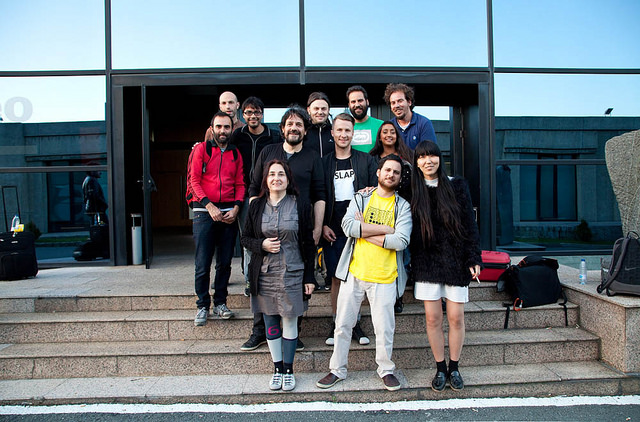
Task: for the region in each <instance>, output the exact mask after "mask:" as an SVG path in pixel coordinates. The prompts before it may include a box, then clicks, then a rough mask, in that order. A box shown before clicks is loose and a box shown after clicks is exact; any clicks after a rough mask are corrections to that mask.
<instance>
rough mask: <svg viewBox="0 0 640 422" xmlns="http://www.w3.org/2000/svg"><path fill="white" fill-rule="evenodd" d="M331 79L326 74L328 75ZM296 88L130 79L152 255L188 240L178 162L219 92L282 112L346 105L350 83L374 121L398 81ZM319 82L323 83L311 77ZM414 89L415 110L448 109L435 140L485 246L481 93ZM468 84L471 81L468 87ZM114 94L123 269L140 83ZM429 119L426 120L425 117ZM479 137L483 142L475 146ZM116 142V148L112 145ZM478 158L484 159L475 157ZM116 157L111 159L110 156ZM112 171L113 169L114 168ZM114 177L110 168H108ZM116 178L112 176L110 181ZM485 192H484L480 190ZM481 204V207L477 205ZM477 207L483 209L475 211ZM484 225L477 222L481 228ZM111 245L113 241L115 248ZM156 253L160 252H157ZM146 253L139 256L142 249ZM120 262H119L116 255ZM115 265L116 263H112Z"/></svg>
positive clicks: (135, 91)
mask: <svg viewBox="0 0 640 422" xmlns="http://www.w3.org/2000/svg"><path fill="white" fill-rule="evenodd" d="M331 76H332V77H331V78H328V79H334V75H331ZM310 79H313V78H307V84H305V85H301V84H299V83H291V82H289V81H287V82H286V83H268V80H266V79H264V80H262V81H263V82H264V83H261V84H256V82H260V81H261V79H260V78H256V79H254V80H252V83H251V84H249V83H247V82H248V81H244V83H243V84H231V83H229V84H218V85H198V84H197V83H195V84H191V85H179V84H178V85H166V80H163V83H160V84H154V83H153V82H154V81H153V80H149V78H146V77H145V78H135V77H133V80H135V81H137V82H138V83H141V84H142V83H144V84H145V90H146V106H147V110H148V122H149V123H148V141H147V142H148V149H149V161H150V162H149V165H150V172H151V177H152V178H153V181H154V182H155V186H156V187H157V191H156V192H153V193H152V194H151V210H150V211H151V224H150V225H149V226H148V229H149V230H150V233H151V236H152V237H158V238H162V239H164V240H163V242H162V243H163V246H162V247H161V248H160V249H159V250H158V252H159V253H167V252H170V251H171V248H167V247H166V245H170V244H171V240H169V241H167V239H170V238H171V236H181V237H182V238H184V236H190V233H191V220H190V218H189V217H190V216H189V209H188V208H187V206H186V202H185V200H184V193H185V177H186V163H187V159H188V156H189V153H190V151H191V148H192V146H193V145H194V144H195V143H196V142H199V141H201V140H202V139H203V137H204V133H205V130H206V129H207V127H208V125H209V121H210V119H211V116H212V115H213V114H214V113H215V112H216V111H217V109H218V97H219V95H220V93H222V92H224V91H227V90H229V91H233V92H234V93H236V95H237V96H238V98H239V100H240V101H242V100H243V99H244V98H246V97H248V96H250V95H255V96H257V97H259V98H261V99H262V100H263V102H264V103H265V106H266V107H267V108H283V107H287V106H288V105H290V104H291V103H298V104H300V105H303V106H305V105H306V99H307V97H308V95H309V93H311V92H313V91H323V92H325V93H326V94H327V95H328V96H329V98H330V99H331V101H332V107H343V106H344V107H346V104H347V100H346V97H345V92H346V90H347V88H348V87H349V86H351V85H354V84H362V85H363V86H365V88H366V89H367V91H368V93H369V101H370V106H371V112H372V115H373V116H374V117H378V118H380V119H384V120H386V119H389V118H390V117H391V114H390V111H389V108H388V107H387V106H386V104H384V101H383V94H384V89H385V86H386V84H387V81H397V80H401V81H402V79H401V78H395V77H394V78H387V79H384V81H385V82H375V83H373V82H372V83H367V82H366V80H363V81H358V80H357V79H356V80H353V81H350V80H349V79H351V78H347V77H345V78H343V80H342V81H339V82H338V81H333V80H327V81H326V82H323V81H319V82H316V81H314V83H309V82H310ZM319 79H324V78H319ZM406 82H407V83H408V84H410V85H412V86H413V87H414V88H415V90H416V105H418V106H448V107H450V110H451V112H450V122H449V123H450V130H449V132H450V139H449V140H448V142H447V144H446V145H445V144H444V143H443V142H442V140H441V141H440V142H441V143H442V145H441V146H442V148H443V150H446V151H448V154H449V155H450V157H451V162H450V165H451V171H452V173H454V174H461V175H464V176H465V177H467V178H468V179H469V181H470V186H471V193H472V197H473V200H474V204H475V205H476V206H478V207H479V208H480V211H479V216H480V218H481V220H483V221H479V223H481V224H480V225H481V232H484V233H482V237H483V243H484V244H485V246H487V247H488V246H489V242H490V233H489V231H490V220H486V221H484V220H485V219H487V218H489V217H490V214H491V213H490V207H489V206H488V205H487V204H489V205H490V199H489V198H488V197H487V198H486V200H482V199H481V197H480V196H481V195H480V192H481V191H482V188H481V187H484V186H488V185H489V183H488V181H487V183H486V185H485V183H484V182H481V180H482V178H483V177H486V176H481V173H482V170H481V168H480V166H479V163H480V162H490V161H489V155H488V151H489V149H488V148H487V147H486V145H485V146H484V147H483V142H484V143H486V142H487V141H488V134H485V133H483V129H482V126H485V127H486V126H487V125H486V124H484V125H483V124H481V122H480V120H481V119H483V118H487V116H488V114H487V111H488V108H487V107H486V106H480V105H479V104H478V103H479V98H480V96H481V88H480V85H479V84H478V83H416V82H415V81H406ZM474 82H475V81H474ZM118 89H122V114H121V119H122V121H121V122H120V121H118V120H119V116H118V113H117V112H116V113H114V116H115V121H114V127H115V129H114V133H116V134H117V133H118V128H120V130H122V135H123V136H122V140H118V139H115V141H114V142H115V143H116V145H115V149H116V150H118V149H119V148H122V149H121V152H122V156H123V161H124V172H123V174H121V175H120V176H121V177H122V178H123V181H124V190H125V195H124V197H123V198H122V199H123V200H124V202H125V204H124V207H123V206H121V205H120V206H117V209H116V210H114V211H115V212H117V213H118V212H119V213H122V214H124V216H125V217H124V218H121V221H126V227H125V228H124V229H123V228H122V227H120V228H116V231H117V233H116V237H117V236H118V235H119V236H121V237H122V236H125V237H126V244H125V243H124V242H122V241H121V242H120V243H119V245H120V248H122V247H125V248H126V252H125V253H126V257H127V258H126V259H127V262H126V263H130V262H131V252H130V250H129V249H130V247H129V246H128V245H130V244H131V241H130V230H129V227H130V221H129V220H130V219H129V218H128V217H127V216H129V215H130V214H131V213H134V212H135V213H143V211H144V203H143V195H142V186H141V184H140V182H139V181H140V180H141V176H142V172H143V165H142V163H143V148H142V138H143V136H142V135H143V127H142V121H143V119H142V112H141V107H142V104H141V92H142V90H141V85H138V86H124V87H118ZM115 100H116V101H115V107H116V109H117V107H118V96H117V95H116V96H115ZM427 117H429V116H427ZM481 138H484V139H483V141H481ZM119 142H121V143H122V144H121V145H119V144H118V143H119ZM483 155H484V156H485V157H484V158H483V157H481V156H483ZM115 156H117V154H116V155H115ZM114 166H115V167H116V169H117V166H118V163H116V162H114ZM116 173H117V170H116ZM117 176H118V175H117V174H116V178H117ZM485 190H486V192H489V191H490V189H485ZM483 203H484V204H485V205H482V204H483ZM483 207H484V208H483ZM483 222H484V224H483ZM116 245H118V243H116ZM160 251H162V252H160ZM145 253H146V251H145ZM120 256H121V257H123V256H125V255H124V254H123V253H121V254H120ZM115 263H116V265H124V264H126V263H125V262H118V260H116V262H115Z"/></svg>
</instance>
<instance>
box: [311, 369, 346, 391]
mask: <svg viewBox="0 0 640 422" xmlns="http://www.w3.org/2000/svg"><path fill="white" fill-rule="evenodd" d="M340 381H342V378H338V376H337V375H335V374H333V373H332V372H329V373H328V374H327V375H326V376H325V377H324V378H322V379H321V380H320V381H318V382H316V387H318V388H331V387H333V386H334V385H336V384H337V383H339V382H340Z"/></svg>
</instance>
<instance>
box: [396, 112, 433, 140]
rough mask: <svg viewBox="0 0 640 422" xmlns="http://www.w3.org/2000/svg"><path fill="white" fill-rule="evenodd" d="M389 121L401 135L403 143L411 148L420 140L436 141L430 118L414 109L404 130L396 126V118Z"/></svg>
mask: <svg viewBox="0 0 640 422" xmlns="http://www.w3.org/2000/svg"><path fill="white" fill-rule="evenodd" d="M391 121H392V122H393V124H394V125H396V128H397V129H398V132H399V133H400V134H401V135H402V139H403V140H404V143H405V144H407V146H408V147H409V148H411V149H416V145H418V144H419V143H420V142H422V141H433V142H435V143H438V139H437V138H436V131H435V130H434V129H433V124H432V123H431V120H429V119H427V118H426V117H424V116H423V115H422V114H418V113H416V112H415V111H414V112H412V116H411V123H409V126H407V128H406V129H405V130H402V128H401V127H400V126H398V119H397V118H396V117H394V118H393V119H391Z"/></svg>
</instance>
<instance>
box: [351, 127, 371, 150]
mask: <svg viewBox="0 0 640 422" xmlns="http://www.w3.org/2000/svg"><path fill="white" fill-rule="evenodd" d="M372 139H373V137H372V136H371V129H362V130H355V131H354V133H353V140H352V141H351V145H352V146H353V145H372V144H373V141H372Z"/></svg>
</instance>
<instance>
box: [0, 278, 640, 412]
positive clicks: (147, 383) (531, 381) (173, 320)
mask: <svg viewBox="0 0 640 422" xmlns="http://www.w3.org/2000/svg"><path fill="white" fill-rule="evenodd" d="M114 277H115V275H114ZM119 277H120V276H119ZM136 277H142V275H137V273H136ZM236 281H237V280H236ZM231 287H232V288H230V296H229V299H228V305H229V307H230V308H231V309H232V310H233V311H234V312H235V313H236V316H235V317H234V318H233V319H231V320H226V321H223V320H220V319H218V318H211V319H209V321H208V322H207V324H206V325H205V326H204V327H194V325H193V318H194V316H195V297H194V295H193V294H186V293H185V290H186V289H182V291H172V292H167V293H164V294H163V293H160V294H157V295H149V294H143V293H141V292H136V291H133V289H126V288H124V287H121V288H113V289H112V291H113V292H115V293H114V295H113V296H109V295H108V294H109V293H105V292H100V293H98V294H95V291H94V290H87V291H86V292H84V293H79V294H75V295H65V292H64V291H59V292H56V293H55V294H52V293H51V292H49V293H47V294H45V295H40V296H39V295H38V294H37V291H36V294H31V295H25V296H19V295H15V297H5V298H3V299H0V312H1V313H0V339H1V340H0V342H1V343H2V344H0V404H8V403H13V402H16V403H17V402H20V403H51V404H54V403H73V402H79V403H89V402H104V401H109V402H150V403H175V402H207V403H265V402H272V401H316V400H331V401H361V402H366V401H374V400H375V401H380V400H411V399H443V398H451V397H498V396H520V395H522V396H531V395H533V396H536V395H537V396H542V395H544V396H547V395H555V394H598V395H603V394H629V393H631V392H634V391H635V392H637V391H638V390H640V385H639V381H638V377H629V376H625V375H624V374H621V373H619V372H617V371H615V370H612V369H610V368H608V367H606V366H605V365H603V364H601V363H600V362H599V361H598V359H599V358H600V354H601V345H600V339H599V337H598V336H595V335H593V334H591V333H589V332H587V331H585V330H583V329H581V328H580V327H579V326H578V324H579V323H580V316H579V307H578V306H577V305H575V304H573V303H569V304H568V320H569V325H568V327H565V317H564V310H563V309H562V307H560V306H558V305H547V306H541V307H536V308H527V309H523V310H522V311H519V312H512V313H511V316H510V322H509V329H508V330H504V329H503V324H504V318H505V308H504V307H503V302H505V301H506V300H507V297H506V296H505V295H504V294H498V293H496V291H495V284H494V283H480V284H478V283H473V284H472V285H471V286H470V287H471V289H470V298H471V302H469V303H468V304H466V305H465V322H466V329H467V335H466V339H465V346H464V348H463V355H462V358H461V365H462V368H463V376H464V377H465V382H466V385H467V387H466V388H465V390H463V391H462V392H453V391H452V390H450V389H446V390H445V391H444V392H442V393H435V392H433V391H431V389H430V387H429V386H430V381H431V378H432V377H433V372H434V369H433V366H434V362H433V359H432V357H431V352H430V350H429V349H428V344H427V337H426V330H425V318H424V307H423V305H422V303H421V302H417V301H416V300H415V299H413V295H412V293H411V292H408V293H407V294H405V298H404V301H405V308H404V311H403V312H402V313H401V314H398V315H396V336H395V342H394V354H393V359H394V362H395V363H396V365H397V368H398V373H397V375H398V377H399V379H400V380H401V382H402V384H403V389H402V390H400V391H398V392H393V393H391V392H388V391H386V390H384V389H383V388H382V384H381V382H380V380H379V378H378V377H377V375H376V374H375V368H376V365H375V362H374V357H375V346H374V345H373V344H371V345H367V346H361V345H358V344H356V343H352V348H351V353H350V358H349V370H350V375H349V378H348V379H347V380H346V381H344V382H341V383H339V384H338V385H337V386H336V387H335V388H333V389H331V390H329V391H326V390H320V389H318V388H316V387H315V382H316V381H317V380H318V379H320V378H322V377H323V376H324V375H325V374H326V373H327V372H328V366H329V359H330V356H331V353H332V347H330V346H326V345H325V344H324V340H325V336H326V335H327V333H328V330H329V328H330V326H331V316H330V304H329V303H330V295H329V294H328V292H325V291H320V292H316V293H315V294H314V295H313V297H312V300H311V302H310V305H311V306H310V308H309V311H308V312H307V314H306V316H305V318H304V320H303V327H302V336H301V338H302V339H303V340H304V342H305V345H306V347H305V350H304V351H302V352H298V353H297V354H296V361H295V368H296V378H297V381H298V386H297V387H296V390H295V391H294V392H291V393H282V392H278V393H273V392H271V391H270V390H268V381H269V378H270V375H269V374H270V372H271V369H272V363H271V358H270V354H269V352H268V348H267V347H266V346H262V347H260V348H259V349H257V350H255V351H251V352H240V350H239V348H240V346H241V344H242V343H243V342H244V341H245V340H246V339H247V337H248V335H249V333H250V330H251V328H250V327H251V321H252V318H253V315H252V314H251V312H250V310H249V300H248V298H246V297H244V296H243V295H242V288H243V287H242V285H241V283H236V282H234V285H233V286H231ZM167 290H169V289H166V288H165V289H164V291H165V292H166V291H167ZM159 291H161V290H159ZM187 291H188V290H187ZM147 293H148V291H147ZM365 305H366V302H365ZM362 314H363V318H362V326H363V329H364V330H365V332H366V333H367V334H369V335H370V338H371V340H372V341H373V340H374V336H373V327H372V325H371V319H370V316H369V308H368V307H367V306H364V307H363V309H362ZM446 329H447V327H446V319H445V330H446ZM471 365H473V366H471ZM212 374H213V375H212ZM634 388H635V390H634Z"/></svg>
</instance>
